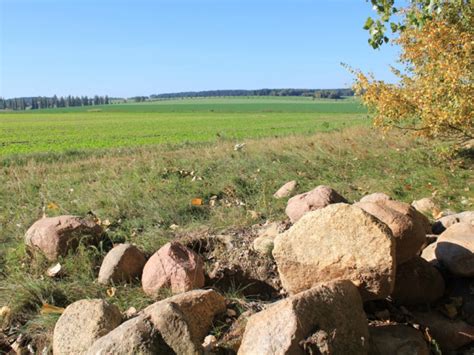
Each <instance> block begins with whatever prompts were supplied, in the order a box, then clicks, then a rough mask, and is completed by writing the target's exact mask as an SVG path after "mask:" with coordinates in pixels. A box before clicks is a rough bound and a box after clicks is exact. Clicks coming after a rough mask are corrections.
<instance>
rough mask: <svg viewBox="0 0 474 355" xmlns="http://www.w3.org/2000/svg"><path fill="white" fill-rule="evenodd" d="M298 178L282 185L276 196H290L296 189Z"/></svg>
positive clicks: (274, 195)
mask: <svg viewBox="0 0 474 355" xmlns="http://www.w3.org/2000/svg"><path fill="white" fill-rule="evenodd" d="M296 185H297V183H296V180H292V181H288V182H287V183H286V184H285V185H283V186H282V187H280V188H279V189H278V191H277V192H275V193H274V194H273V197H275V198H284V197H288V196H290V195H291V194H292V193H293V191H294V190H295V189H296Z"/></svg>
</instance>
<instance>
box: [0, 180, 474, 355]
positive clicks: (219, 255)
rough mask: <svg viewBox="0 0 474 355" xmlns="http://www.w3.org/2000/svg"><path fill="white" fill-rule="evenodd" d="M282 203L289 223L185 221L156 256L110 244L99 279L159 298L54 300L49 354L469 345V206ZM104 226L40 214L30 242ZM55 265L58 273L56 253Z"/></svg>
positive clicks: (336, 199) (63, 242) (62, 248)
mask: <svg viewBox="0 0 474 355" xmlns="http://www.w3.org/2000/svg"><path fill="white" fill-rule="evenodd" d="M295 186H296V183H295V182H289V183H288V184H285V185H284V186H283V187H282V188H281V189H280V190H278V191H277V192H276V193H275V198H285V197H289V196H291V194H292V193H293V191H294V188H295ZM286 213H287V215H288V218H289V220H287V221H281V222H276V221H275V222H267V223H265V224H262V225H255V226H253V227H252V228H249V229H246V230H229V231H228V232H227V233H225V234H220V235H213V234H212V233H209V232H208V231H207V230H201V231H196V232H193V233H190V232H187V233H177V237H176V238H175V240H173V241H172V242H169V243H167V244H166V245H164V246H163V247H161V248H160V249H159V250H157V251H156V252H155V253H154V254H153V255H151V256H147V255H146V254H145V253H143V252H142V251H141V250H140V249H139V248H137V247H136V246H134V245H131V244H118V245H115V246H113V248H112V249H111V250H110V251H109V252H108V253H107V255H106V256H105V257H104V258H103V261H102V266H101V268H100V272H99V275H98V280H97V281H98V282H99V283H101V284H106V285H110V286H112V287H111V288H110V290H111V292H113V290H114V287H113V286H115V285H118V284H121V283H129V282H134V280H140V281H141V284H142V288H143V292H144V293H145V294H147V295H149V296H150V297H153V298H156V299H157V300H158V301H157V302H155V303H153V304H151V305H150V306H148V307H146V308H144V309H138V310H137V309H135V308H133V307H132V308H130V309H129V310H127V311H126V312H124V313H121V312H120V311H119V309H118V308H117V307H116V306H115V305H113V304H110V303H109V302H107V301H106V300H103V299H83V300H80V301H77V302H74V303H72V304H70V305H69V306H68V307H66V308H65V309H62V308H58V309H56V310H55V311H57V312H59V313H61V316H60V317H59V320H58V321H57V322H56V325H55V328H54V335H53V345H52V352H53V353H54V354H112V353H113V354H132V353H133V354H135V353H140V354H161V353H163V354H203V353H207V354H234V353H238V354H430V353H433V354H441V353H443V354H473V353H474V211H465V212H462V213H457V214H454V213H450V212H449V211H447V212H441V211H440V210H439V209H438V208H437V206H436V205H435V204H434V203H433V201H432V200H431V199H422V200H419V201H415V202H414V203H413V204H412V205H409V204H406V203H403V202H399V201H396V200H392V199H391V197H390V196H388V195H386V194H384V193H375V194H371V195H367V196H365V197H364V198H362V199H361V200H360V201H357V202H355V203H352V204H351V203H349V202H348V201H347V200H346V199H345V198H344V197H343V196H341V195H340V194H339V193H337V192H336V191H335V190H333V189H332V188H330V187H327V186H318V187H316V188H315V189H314V190H311V191H309V192H307V193H304V194H300V195H296V196H293V197H291V198H290V199H289V200H288V204H287V208H286ZM101 238H103V230H102V227H101V226H100V225H99V224H97V223H96V222H95V221H94V220H93V219H91V218H81V217H76V216H67V215H65V216H59V217H51V218H43V219H40V220H38V221H37V222H36V223H34V224H33V225H32V226H31V227H30V228H29V229H28V231H27V232H26V235H25V244H26V246H27V247H28V248H29V250H30V252H31V253H41V254H43V255H44V256H45V257H46V258H47V259H49V260H50V261H51V262H55V261H56V260H57V259H58V258H59V257H60V256H64V255H67V253H68V252H71V250H74V249H75V248H77V246H78V245H79V244H84V243H91V244H97V243H99V242H100V240H101ZM47 275H48V277H52V278H56V277H61V265H60V264H59V263H58V264H55V265H53V266H52V267H51V268H50V269H48V270H47ZM224 295H225V296H224ZM1 316H2V318H3V319H4V320H5V319H6V318H8V316H9V309H8V307H7V306H4V307H3V308H2V309H1ZM0 341H1V350H2V351H3V352H10V353H20V354H27V353H48V351H49V350H48V348H44V349H35V348H34V346H33V345H32V344H31V343H29V342H28V337H20V338H18V337H9V336H8V331H5V332H4V333H3V335H2V338H1V339H0Z"/></svg>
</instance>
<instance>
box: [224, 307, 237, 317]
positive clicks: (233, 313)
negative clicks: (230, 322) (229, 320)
mask: <svg viewBox="0 0 474 355" xmlns="http://www.w3.org/2000/svg"><path fill="white" fill-rule="evenodd" d="M226 313H227V315H228V316H229V317H235V316H237V312H236V311H234V310H233V309H232V308H227V311H226Z"/></svg>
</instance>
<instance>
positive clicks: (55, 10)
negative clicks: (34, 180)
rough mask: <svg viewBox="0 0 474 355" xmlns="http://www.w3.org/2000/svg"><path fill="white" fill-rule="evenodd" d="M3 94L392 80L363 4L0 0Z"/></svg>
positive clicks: (389, 50)
mask: <svg viewBox="0 0 474 355" xmlns="http://www.w3.org/2000/svg"><path fill="white" fill-rule="evenodd" d="M0 4H1V5H0V27H1V29H0V31H1V32H0V67H1V69H0V96H3V97H7V98H8V97H16V96H37V95H44V96H50V95H53V94H58V95H69V94H70V95H89V96H90V95H94V94H98V95H105V94H108V95H109V96H120V97H123V96H134V95H150V94H155V93H164V92H177V91H188V90H211V89H259V88H290V87H291V88H338V87H348V86H349V85H350V84H351V82H352V79H351V75H350V74H349V73H348V72H347V71H346V69H344V68H342V67H341V65H340V63H341V62H345V63H348V64H350V65H351V66H353V67H355V68H360V69H362V70H364V71H370V72H374V73H375V74H376V75H377V76H378V77H379V78H382V79H387V80H392V79H393V77H392V76H391V74H390V72H389V68H388V65H389V64H393V63H394V60H395V56H396V52H397V49H396V48H395V47H389V46H385V47H383V48H382V49H381V50H380V51H374V50H373V49H371V48H370V47H369V45H368V44H367V33H366V31H364V30H363V29H362V26H363V24H364V22H365V19H366V18H367V16H369V15H371V14H373V11H372V9H371V6H370V4H369V3H367V2H366V1H365V0H0Z"/></svg>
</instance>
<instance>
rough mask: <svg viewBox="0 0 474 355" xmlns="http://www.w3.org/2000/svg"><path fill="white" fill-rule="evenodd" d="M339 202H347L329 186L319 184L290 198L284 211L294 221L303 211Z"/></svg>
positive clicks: (306, 211)
mask: <svg viewBox="0 0 474 355" xmlns="http://www.w3.org/2000/svg"><path fill="white" fill-rule="evenodd" d="M339 202H347V200H346V199H345V198H344V197H342V196H341V195H339V194H338V193H337V191H336V190H334V189H332V188H330V187H329V186H324V185H320V186H318V187H316V188H315V189H314V190H311V191H309V192H305V193H304V194H300V195H296V196H294V197H292V198H290V199H289V200H288V204H287V206H286V210H285V212H286V214H287V215H288V217H290V220H291V222H292V223H295V222H296V221H298V220H299V219H300V218H301V217H303V215H304V214H305V213H308V212H310V211H314V210H317V209H320V208H324V207H326V206H328V205H330V204H333V203H339Z"/></svg>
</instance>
